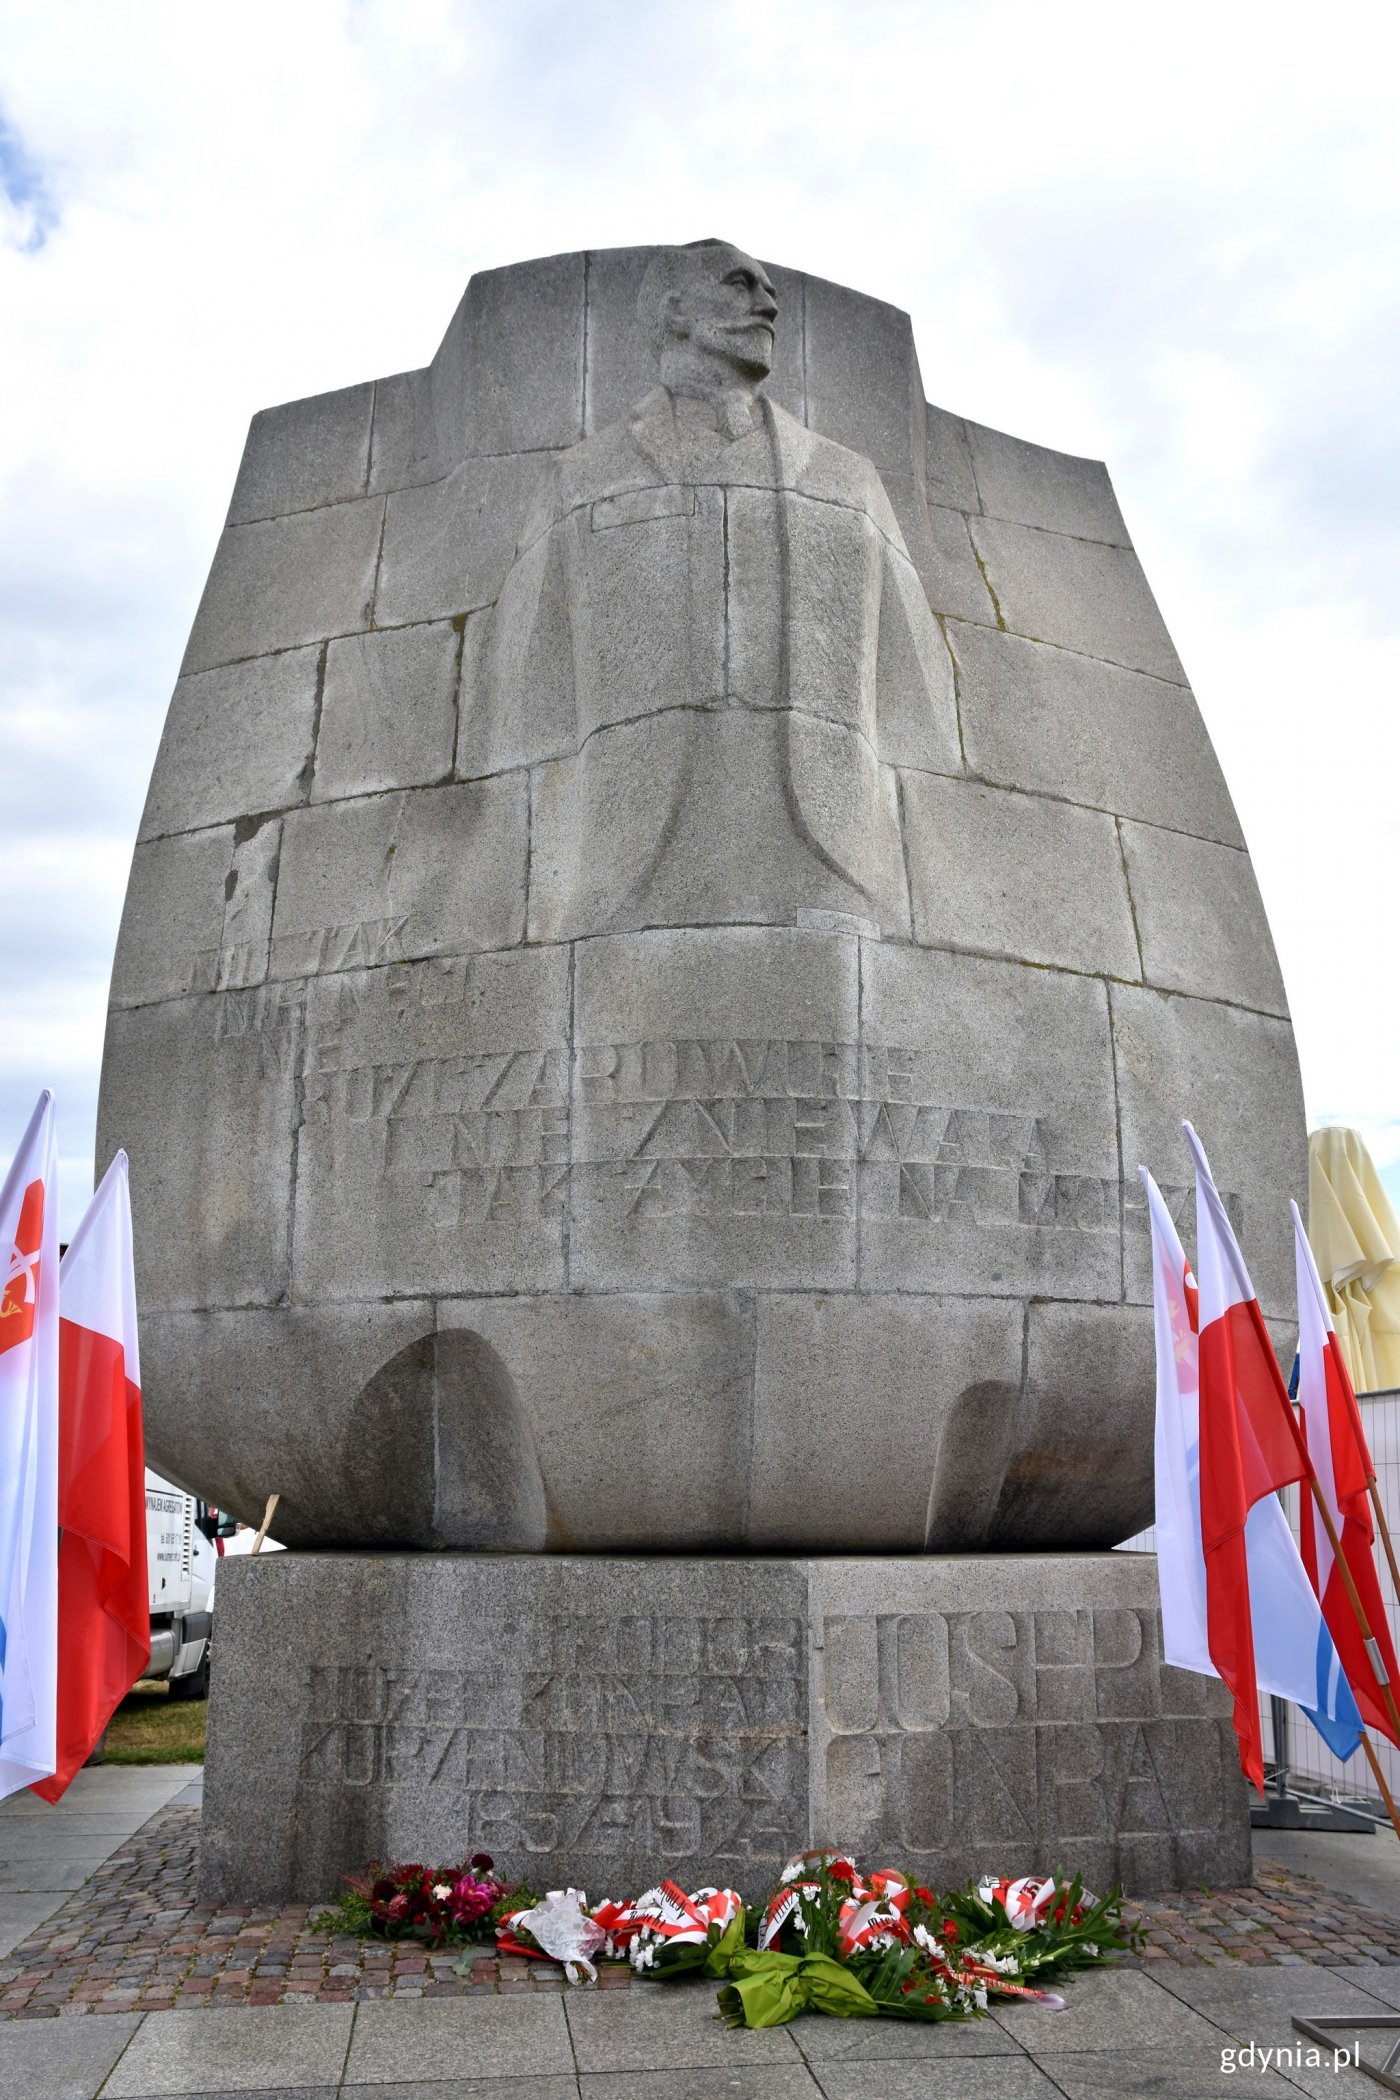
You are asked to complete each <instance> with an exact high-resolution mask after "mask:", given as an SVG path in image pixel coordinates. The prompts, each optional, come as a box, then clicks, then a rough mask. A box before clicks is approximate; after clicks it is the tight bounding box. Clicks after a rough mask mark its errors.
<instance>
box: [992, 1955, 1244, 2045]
mask: <svg viewBox="0 0 1400 2100" xmlns="http://www.w3.org/2000/svg"><path fill="white" fill-rule="evenodd" d="M1061 1995H1062V1996H1064V1997H1066V1998H1068V2000H1069V2003H1068V2005H1067V2007H1066V2008H1065V2010H1064V2011H1063V2012H1050V2011H1048V2010H1046V2009H1045V2008H1044V2007H1042V2006H1038V2005H1023V2004H1009V2005H1007V2004H998V2005H996V2006H995V2007H994V2008H993V2012H992V2018H993V2019H994V2020H995V2021H996V2022H997V2025H998V2026H999V2027H1001V2028H1002V2029H1003V2030H1004V2032H1005V2033H1007V2034H1008V2035H1010V2037H1011V2038H1012V2040H1013V2041H1016V2042H1019V2043H1020V2044H1021V2046H1022V2048H1024V2049H1029V2050H1030V2051H1032V2053H1033V2054H1035V2055H1036V2056H1038V2057H1039V2056H1042V2055H1044V2054H1046V2053H1047V2052H1049V2051H1052V2050H1053V2051H1054V2052H1055V2054H1057V2055H1061V2054H1063V2055H1077V2054H1079V2053H1080V2052H1082V2051H1088V2050H1092V2051H1099V2050H1106V2051H1113V2052H1117V2053H1120V2054H1121V2053H1123V2052H1127V2053H1128V2054H1129V2055H1139V2054H1145V2053H1147V2052H1148V2051H1158V2050H1162V2051H1175V2050H1178V2049H1190V2048H1192V2047H1195V2048H1210V2047H1213V2046H1214V2045H1215V2042H1216V2039H1217V2037H1216V2033H1215V2030H1214V2028H1213V2027H1212V2026H1211V2024H1210V2022H1209V2021H1208V2020H1206V2019H1203V2018H1201V2017H1200V2015H1199V2013H1193V2012H1192V2011H1190V2010H1189V2009H1188V2008H1189V2006H1190V2003H1191V2000H1190V1998H1189V1997H1187V1996H1183V1995H1177V1996H1173V1995H1172V1994H1171V1993H1170V1992H1168V1991H1166V1990H1165V1989H1163V1987H1162V1985H1161V1983H1160V1982H1159V1981H1158V1980H1157V1978H1156V1977H1155V1976H1143V1975H1137V1974H1134V1973H1133V1972H1131V1971H1127V1970H1115V1969H1107V1970H1105V1969H1100V1970H1086V1971H1084V1972H1083V1973H1082V1974H1080V1975H1078V1976H1076V1977H1075V1978H1074V1979H1073V1981H1072V1984H1071V1985H1070V1986H1069V1987H1068V1988H1067V1989H1066V1990H1065V1991H1064V1992H1062V1993H1061Z"/></svg>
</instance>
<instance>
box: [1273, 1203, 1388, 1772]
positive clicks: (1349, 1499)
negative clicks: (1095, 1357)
mask: <svg viewBox="0 0 1400 2100" xmlns="http://www.w3.org/2000/svg"><path fill="white" fill-rule="evenodd" d="M1289 1208H1290V1209H1291V1210H1292V1212H1293V1239H1294V1249H1295V1254H1296V1260H1297V1271H1298V1403H1299V1406H1300V1408H1301V1410H1302V1415H1303V1435H1304V1438H1305V1439H1306V1442H1307V1447H1308V1456H1309V1457H1310V1458H1311V1460H1312V1463H1313V1470H1314V1471H1315V1472H1316V1474H1317V1481H1318V1486H1319V1487H1320V1488H1321V1490H1322V1494H1323V1499H1324V1500H1325V1502H1326V1504H1327V1509H1328V1514H1329V1515H1330V1516H1331V1519H1332V1524H1333V1527H1334V1529H1335V1530H1336V1532H1337V1535H1338V1540H1339V1543H1340V1545H1341V1549H1342V1557H1343V1559H1344V1560H1345V1562H1346V1565H1347V1570H1348V1572H1349V1573H1350V1575H1351V1579H1352V1581H1353V1583H1354V1584H1355V1585H1356V1592H1357V1595H1358V1596H1359V1597H1360V1599H1361V1604H1362V1609H1363V1610H1364V1611H1365V1614H1366V1619H1367V1623H1368V1625H1369V1627H1370V1631H1371V1640H1372V1643H1373V1645H1374V1652H1373V1653H1368V1652H1367V1645H1366V1641H1365V1638H1364V1636H1363V1635H1362V1632H1361V1628H1360V1626H1359V1625H1358V1624H1357V1619H1356V1612H1355V1610H1354V1608H1353V1606H1352V1602H1351V1599H1350V1597H1349V1596H1348V1594H1347V1587H1346V1580H1345V1577H1344V1575H1343V1573H1342V1570H1341V1568H1340V1567H1338V1566H1337V1564H1336V1558H1335V1555H1334V1554H1333V1551H1332V1542H1331V1540H1330V1539H1329V1538H1328V1536H1327V1532H1326V1528H1325V1527H1324V1525H1323V1523H1322V1520H1321V1517H1320V1516H1319V1514H1318V1511H1317V1509H1316V1507H1315V1505H1314V1503H1313V1501H1312V1498H1311V1497H1309V1498H1308V1499H1307V1500H1306V1501H1305V1502H1304V1504H1303V1508H1302V1526H1301V1531H1302V1547H1303V1565H1304V1567H1306V1569H1307V1571H1308V1575H1309V1577H1310V1579H1311V1581H1312V1586H1313V1589H1314V1590H1315V1591H1316V1593H1317V1595H1318V1598H1319V1599H1320V1601H1321V1604H1322V1613H1323V1617H1324V1618H1325V1619H1326V1621H1327V1624H1328V1626H1329V1628H1330V1629H1331V1634H1332V1639H1333V1641H1334V1643H1335V1644H1336V1649H1337V1653H1338V1654H1339V1655H1340V1657H1341V1659H1342V1668H1343V1669H1344V1670H1345V1671H1346V1674H1347V1677H1348V1679H1349V1680H1350V1683H1351V1688H1352V1691H1353V1692H1354V1693H1355V1694H1356V1703H1357V1705H1358V1706H1359V1707H1360V1709H1361V1717H1362V1719H1363V1720H1364V1721H1365V1723H1366V1725H1367V1727H1368V1728H1374V1729H1377V1730H1378V1731H1379V1733H1380V1734H1382V1735H1385V1736H1388V1737H1389V1738H1390V1740H1391V1742H1392V1743H1397V1744H1400V1734H1397V1732H1396V1727H1395V1723H1394V1721H1393V1720H1392V1719H1391V1716H1390V1712H1389V1710H1388V1708H1387V1705H1386V1701H1385V1695H1384V1693H1383V1691H1382V1688H1381V1687H1382V1684H1383V1683H1384V1684H1388V1685H1390V1686H1391V1687H1392V1688H1394V1687H1397V1686H1400V1664H1397V1662H1396V1657H1395V1644H1394V1642H1393V1641H1392V1640H1391V1637H1390V1629H1389V1627H1388V1626H1387V1624H1386V1616H1385V1605H1384V1602H1383V1601H1382V1598H1381V1586H1380V1578H1379V1576H1378V1575H1377V1573H1376V1559H1375V1551H1376V1534H1375V1530H1374V1527H1373V1525H1372V1522H1371V1503H1370V1496H1369V1492H1368V1491H1369V1488H1370V1483H1371V1481H1372V1479H1373V1478H1374V1476H1375V1468H1374V1466H1373V1465H1372V1463H1371V1453H1370V1451H1369V1449H1368V1447H1367V1443H1366V1431H1365V1429H1364V1428H1363V1427H1362V1422H1361V1410H1360V1408H1359V1407H1358V1406H1357V1404H1356V1393H1355V1390H1354V1388H1353V1386H1352V1382H1351V1374H1350V1373H1349V1371H1348V1370H1347V1366H1346V1358H1345V1357H1344V1356H1343V1355H1342V1352H1341V1347H1340V1345H1339V1343H1338V1341H1337V1336H1336V1332H1335V1330H1334V1328H1333V1324H1332V1314H1331V1312H1330V1310H1329V1309H1328V1304H1327V1298H1326V1294H1325V1293H1324V1291H1323V1288H1322V1279H1321V1277H1320V1276H1319V1275H1318V1273H1317V1263H1316V1262H1315V1261H1314V1259H1313V1251H1312V1248H1311V1247H1310V1246H1309V1245H1308V1236H1307V1233H1306V1232H1305V1231H1304V1230H1303V1220H1302V1218H1301V1216H1300V1215H1299V1211H1298V1206H1297V1204H1296V1203H1293V1204H1290V1206H1289Z"/></svg>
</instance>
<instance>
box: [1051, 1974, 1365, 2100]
mask: <svg viewBox="0 0 1400 2100" xmlns="http://www.w3.org/2000/svg"><path fill="white" fill-rule="evenodd" d="M1387 1973H1388V1972H1387V1971H1385V1970H1370V1969H1348V1970H1347V1971H1346V1972H1345V1974H1343V1973H1342V1972H1341V1971H1339V1970H1337V1969H1319V1968H1314V1967H1311V1966H1308V1967H1301V1966H1300V1967H1298V1968H1286V1969H1265V1968H1258V1969H1245V1968H1237V1967H1233V1966H1232V1967H1230V1968H1217V1969H1173V1970H1171V1971H1170V1972H1169V1973H1168V1974H1166V1975H1164V1976H1163V1978H1162V1982H1163V1986H1164V1988H1166V1989H1167V1990H1169V1991H1171V1992H1172V1994H1173V1995H1174V1996H1176V1997H1179V1998H1180V1999H1181V2000H1182V2001H1183V2003H1186V2004H1189V2005H1192V2006H1194V2007H1196V2008H1197V2010H1199V2011H1200V2012H1201V2013H1202V2014H1203V2015H1204V2016H1205V2017H1206V2018H1207V2019H1209V2020H1212V2021H1213V2022H1214V2023H1215V2025H1216V2026H1217V2027H1219V2028H1220V2029H1221V2030H1222V2034H1223V2036H1224V2037H1225V2038H1226V2046H1228V2045H1229V2044H1230V2043H1234V2044H1236V2045H1245V2044H1249V2043H1253V2044H1254V2047H1255V2049H1256V2051H1260V2050H1265V2049H1269V2050H1274V2051H1278V2050H1287V2051H1290V2052H1296V2051H1298V2050H1299V2049H1300V2048H1301V2049H1303V2050H1306V2049H1308V2048H1310V2047H1311V2046H1313V2045H1312V2044H1310V2043H1308V2041H1307V2040H1306V2038H1305V2037H1304V2036H1302V2035H1299V2034H1298V2033H1297V2032H1296V2030H1295V2029H1294V2027H1293V2014H1294V2013H1302V2014H1304V2015H1306V2014H1309V2013H1312V2014H1315V2015H1318V2016H1320V2017H1322V2018H1324V2019H1340V2018H1344V2017H1345V2016H1346V2015H1347V2014H1348V2013H1360V2014H1374V2013H1375V2012H1376V2011H1378V2010H1380V2009H1382V2008H1381V2007H1380V2005H1379V2004H1378V2001H1377V1999H1376V1997H1375V1996H1373V1995H1372V1994H1371V1993H1370V1992H1369V1991H1367V1990H1366V1989H1365V1988H1364V1987H1363V1985H1362V1984H1361V1982H1360V1980H1359V1979H1360V1978H1361V1977H1363V1976H1366V1977H1369V1976H1371V1975H1373V1974H1374V1975H1380V1976H1384V1975H1386V1974H1387ZM1390 1973H1393V1972H1390ZM1357 2039H1358V2037H1357V2036H1356V2035H1355V2034H1354V2033H1351V2032H1347V2033H1345V2034H1340V2035H1338V2037H1337V2040H1338V2043H1339V2044H1340V2043H1345V2044H1346V2045H1347V2046H1350V2045H1351V2044H1352V2043H1354V2042H1355V2041H1356V2040H1357ZM1370 2049H1371V2053H1372V2054H1373V2055H1375V2054H1376V2053H1377V2050H1376V2043H1375V2042H1374V2040H1373V2041H1372V2043H1371V2044H1370ZM1037 2053H1038V2054H1039V2053H1040V2052H1037ZM1284 2061H1285V2069H1284V2072H1283V2075H1284V2076H1285V2077H1287V2078H1288V2079H1290V2080H1291V2081H1292V2082H1293V2084H1294V2086H1295V2087H1296V2088H1297V2089H1298V2090H1299V2091H1302V2092H1305V2093H1326V2094H1328V2095H1330V2096H1331V2100H1351V2096H1352V2095H1361V2094H1363V2093H1369V2094H1371V2095H1374V2093H1375V2091H1376V2087H1375V2085H1374V2084H1373V2083H1372V2082H1371V2081H1370V2080H1369V2079H1367V2078H1366V2077H1365V2075H1364V2073H1362V2072H1360V2071H1346V2070H1343V2071H1334V2070H1333V2069H1332V2068H1331V2066H1330V2064H1329V2065H1328V2066H1326V2067H1325V2068H1322V2069H1318V2068H1316V2067H1313V2068H1309V2067H1308V2066H1307V2065H1306V2064H1305V2063H1299V2064H1297V2065H1296V2066H1293V2065H1290V2064H1289V2063H1288V2059H1286V2058H1285V2060H1284ZM1247 2068H1248V2067H1247ZM1235 2075H1236V2076H1238V2075H1240V2074H1239V2073H1236V2074H1235ZM1222 2090H1223V2087H1222ZM1251 2090H1253V2084H1252V2080H1251Z"/></svg>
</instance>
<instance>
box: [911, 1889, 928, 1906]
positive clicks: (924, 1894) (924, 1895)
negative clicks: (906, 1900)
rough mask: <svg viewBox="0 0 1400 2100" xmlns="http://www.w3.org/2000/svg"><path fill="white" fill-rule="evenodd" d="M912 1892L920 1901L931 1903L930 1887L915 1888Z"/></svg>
mask: <svg viewBox="0 0 1400 2100" xmlns="http://www.w3.org/2000/svg"><path fill="white" fill-rule="evenodd" d="M914 1894H915V1895H916V1896H917V1897H918V1899H919V1901H920V1903H932V1901H933V1890H932V1889H924V1888H916V1889H915V1891H914Z"/></svg>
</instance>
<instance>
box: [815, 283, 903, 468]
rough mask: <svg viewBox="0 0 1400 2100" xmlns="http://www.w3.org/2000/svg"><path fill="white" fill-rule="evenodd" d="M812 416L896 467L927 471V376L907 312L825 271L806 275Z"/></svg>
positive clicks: (879, 462) (857, 448) (845, 441)
mask: <svg viewBox="0 0 1400 2100" xmlns="http://www.w3.org/2000/svg"><path fill="white" fill-rule="evenodd" d="M804 318H805V322H806V377H807V419H808V421H809V422H810V423H811V424H812V425H813V427H814V428H815V429H817V430H820V431H823V432H825V433H826V434H827V435H828V436H830V437H833V438H835V439H836V441H837V443H838V444H841V445H847V446H849V447H850V449H851V451H853V452H859V453H860V454H861V455H862V456H863V457H864V458H866V459H871V460H874V462H875V464H876V466H877V467H880V468H889V469H890V470H891V471H892V472H894V473H896V474H908V473H911V472H912V473H914V474H916V475H917V476H918V477H919V478H920V479H922V478H923V474H924V467H925V450H926V443H927V439H926V435H925V416H926V411H925V407H924V390H923V383H922V381H921V380H920V378H919V360H918V356H917V354H916V352H915V349H914V332H913V329H912V328H911V327H910V325H909V316H908V314H905V313H901V312H900V310H899V308H898V307H897V306H886V305H885V304H884V302H883V300H879V299H868V298H866V297H864V296H863V294H861V293H860V292H851V291H847V289H846V287H845V286H844V285H839V284H829V283H828V282H827V281H826V279H825V278H821V277H809V278H808V279H807V280H806V297H805V302H804Z"/></svg>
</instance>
